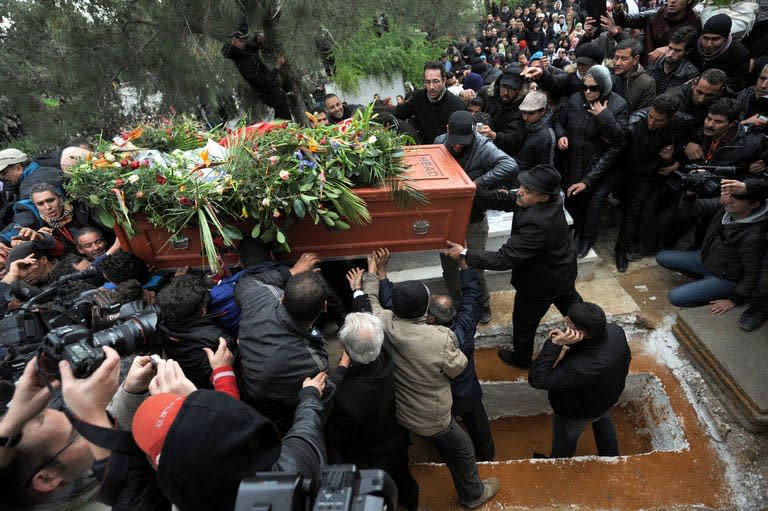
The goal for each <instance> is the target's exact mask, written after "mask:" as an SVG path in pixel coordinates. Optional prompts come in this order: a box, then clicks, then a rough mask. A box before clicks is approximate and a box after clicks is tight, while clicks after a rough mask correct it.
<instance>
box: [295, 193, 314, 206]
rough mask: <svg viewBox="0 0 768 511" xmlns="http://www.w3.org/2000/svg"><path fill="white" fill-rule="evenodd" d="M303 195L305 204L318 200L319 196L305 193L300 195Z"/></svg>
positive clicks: (302, 198)
mask: <svg viewBox="0 0 768 511" xmlns="http://www.w3.org/2000/svg"><path fill="white" fill-rule="evenodd" d="M299 197H301V200H303V201H304V204H306V205H309V203H310V202H312V201H315V200H317V197H315V196H314V195H304V194H303V193H302V194H300V195H299Z"/></svg>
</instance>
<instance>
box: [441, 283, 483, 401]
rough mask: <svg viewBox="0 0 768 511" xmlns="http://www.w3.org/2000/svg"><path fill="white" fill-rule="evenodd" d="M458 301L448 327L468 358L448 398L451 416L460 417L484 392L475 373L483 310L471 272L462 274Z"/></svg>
mask: <svg viewBox="0 0 768 511" xmlns="http://www.w3.org/2000/svg"><path fill="white" fill-rule="evenodd" d="M459 275H460V277H461V300H459V303H458V305H457V306H456V314H455V315H454V317H453V322H452V324H451V325H448V326H449V327H450V329H451V330H453V333H454V334H456V339H457V340H458V341H459V349H460V350H461V351H462V352H463V353H464V355H466V356H467V367H466V368H464V370H463V371H462V372H461V374H460V375H458V376H457V377H456V378H454V379H453V380H451V395H452V396H453V407H452V409H451V410H452V412H453V414H454V415H461V413H462V412H463V411H464V407H465V406H468V407H469V408H472V409H473V408H474V406H475V405H474V403H477V402H478V401H481V400H482V399H483V391H482V389H481V387H480V382H479V381H478V380H477V373H476V372H475V333H476V332H477V323H478V321H480V313H481V312H482V310H483V288H482V286H481V284H480V280H479V279H478V278H477V273H476V272H475V270H474V269H472V268H467V269H466V270H462V271H461V273H460V274H459Z"/></svg>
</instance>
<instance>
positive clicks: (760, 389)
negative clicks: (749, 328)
mask: <svg viewBox="0 0 768 511" xmlns="http://www.w3.org/2000/svg"><path fill="white" fill-rule="evenodd" d="M743 309H744V307H741V308H737V309H734V310H731V311H729V312H728V313H726V314H724V315H723V316H716V315H714V314H711V313H710V312H709V311H708V310H707V308H706V307H697V308H693V309H685V310H682V311H680V312H679V314H678V316H677V323H676V324H675V326H674V327H673V332H674V333H675V335H676V336H677V337H678V339H680V341H681V343H682V344H683V346H685V347H686V348H687V349H688V351H689V352H690V354H691V356H692V358H693V359H694V360H695V361H696V362H697V363H698V364H699V365H700V366H701V368H702V370H703V371H704V372H705V373H706V374H708V375H709V376H710V378H709V380H708V381H709V382H710V385H713V386H715V387H716V388H717V390H719V391H720V392H719V393H720V395H721V397H723V398H724V399H723V403H724V404H725V405H726V407H727V408H729V410H731V411H732V412H733V413H734V416H735V418H736V419H737V420H739V421H740V422H741V423H742V424H743V426H744V427H745V428H747V429H750V430H751V431H768V381H766V379H765V367H766V365H765V364H766V360H768V325H764V326H763V327H762V328H761V329H760V330H757V331H755V332H744V331H742V330H740V329H739V324H738V322H739V316H740V315H741V312H742V311H743Z"/></svg>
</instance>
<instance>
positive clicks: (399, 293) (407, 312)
mask: <svg viewBox="0 0 768 511" xmlns="http://www.w3.org/2000/svg"><path fill="white" fill-rule="evenodd" d="M428 305H429V291H428V290H427V286H425V285H424V284H423V283H421V282H419V281H418V280H408V281H406V282H401V283H399V284H395V285H394V286H393V287H392V312H394V313H395V315H396V316H397V317H399V318H405V319H413V318H418V317H421V316H423V315H424V314H425V313H426V312H427V306H428Z"/></svg>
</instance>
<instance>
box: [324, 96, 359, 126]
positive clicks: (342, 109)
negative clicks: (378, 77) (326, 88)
mask: <svg viewBox="0 0 768 511" xmlns="http://www.w3.org/2000/svg"><path fill="white" fill-rule="evenodd" d="M323 108H324V109H325V113H326V114H327V115H328V124H338V123H340V122H341V121H343V120H345V119H351V118H352V116H353V115H354V114H355V111H357V110H359V109H360V108H361V106H360V105H347V104H345V103H342V102H341V99H340V98H339V97H338V96H337V95H336V94H326V95H325V98H323Z"/></svg>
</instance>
